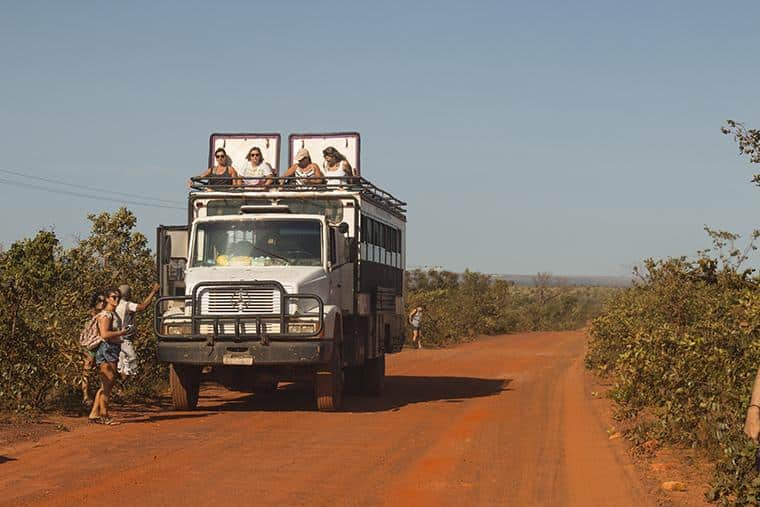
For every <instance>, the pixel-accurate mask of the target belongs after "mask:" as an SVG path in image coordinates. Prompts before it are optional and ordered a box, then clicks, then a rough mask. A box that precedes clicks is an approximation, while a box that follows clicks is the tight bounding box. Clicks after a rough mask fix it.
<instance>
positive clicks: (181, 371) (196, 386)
mask: <svg viewBox="0 0 760 507" xmlns="http://www.w3.org/2000/svg"><path fill="white" fill-rule="evenodd" d="M169 385H170V386H171V391H172V405H173V406H174V410H192V409H194V408H195V407H196V406H198V393H199V392H200V389H201V370H200V368H197V367H194V366H181V365H174V364H170V365H169Z"/></svg>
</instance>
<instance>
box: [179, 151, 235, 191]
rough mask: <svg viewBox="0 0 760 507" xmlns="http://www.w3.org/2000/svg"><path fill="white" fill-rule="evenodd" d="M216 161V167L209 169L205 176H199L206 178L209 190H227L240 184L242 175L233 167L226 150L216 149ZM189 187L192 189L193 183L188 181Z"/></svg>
mask: <svg viewBox="0 0 760 507" xmlns="http://www.w3.org/2000/svg"><path fill="white" fill-rule="evenodd" d="M214 161H215V165H214V167H209V168H208V169H206V171H205V172H204V173H203V174H201V175H200V176H198V177H199V178H206V185H207V187H206V189H207V190H227V189H230V188H232V187H233V186H237V185H239V184H240V179H239V178H240V175H239V174H238V173H237V171H236V170H235V168H234V167H232V163H231V162H232V161H231V160H230V157H229V156H228V155H227V152H226V151H225V150H224V148H217V149H216V151H215V152H214ZM187 186H188V187H192V186H193V181H192V180H190V181H188V182H187ZM214 187H216V188H214Z"/></svg>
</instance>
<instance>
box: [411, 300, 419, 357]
mask: <svg viewBox="0 0 760 507" xmlns="http://www.w3.org/2000/svg"><path fill="white" fill-rule="evenodd" d="M409 324H411V325H412V343H413V344H417V348H418V349H421V348H422V329H421V325H422V307H421V306H418V307H417V308H415V309H414V310H412V311H411V313H410V314H409Z"/></svg>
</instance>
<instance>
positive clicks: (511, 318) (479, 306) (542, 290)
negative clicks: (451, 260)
mask: <svg viewBox="0 0 760 507" xmlns="http://www.w3.org/2000/svg"><path fill="white" fill-rule="evenodd" d="M618 292H620V289H616V288H609V287H570V286H562V285H553V284H552V278H551V276H550V275H548V274H546V273H539V274H538V275H537V276H536V277H535V281H534V286H533V287H526V286H517V285H515V284H514V283H512V282H508V281H505V280H499V279H494V278H493V277H491V276H488V275H484V274H482V273H476V272H473V271H465V272H464V273H462V274H457V273H452V272H449V271H440V270H428V271H421V270H413V271H409V272H408V273H407V278H406V304H407V309H406V310H407V311H406V314H407V316H408V315H409V312H411V311H412V309H413V308H415V307H416V306H418V305H422V307H423V308H424V313H423V315H424V316H423V324H422V330H423V340H422V341H423V343H424V344H425V346H431V345H432V346H445V345H450V344H453V343H458V342H462V341H468V340H472V339H474V338H476V337H477V336H479V335H489V334H500V333H512V332H520V331H555V330H557V331H558V330H567V329H579V328H582V327H583V326H585V325H586V324H588V322H589V321H590V320H591V319H592V318H593V317H595V316H596V315H598V314H599V313H600V311H601V309H602V306H603V305H604V303H605V302H606V301H608V300H610V299H611V298H612V297H613V295H614V294H616V293H618ZM407 335H408V336H411V332H409V333H407Z"/></svg>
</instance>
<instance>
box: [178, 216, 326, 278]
mask: <svg viewBox="0 0 760 507" xmlns="http://www.w3.org/2000/svg"><path fill="white" fill-rule="evenodd" d="M321 237H322V225H321V224H320V223H319V222H317V221H314V220H229V221H227V220H224V221H214V222H200V223H198V224H197V225H196V231H195V243H194V245H193V255H192V259H193V267H200V266H206V267H211V266H213V267H228V266H230V267H236V266H237V267H239V266H321V265H322V240H321Z"/></svg>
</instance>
